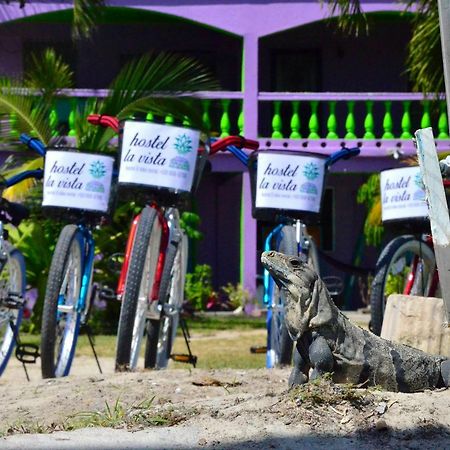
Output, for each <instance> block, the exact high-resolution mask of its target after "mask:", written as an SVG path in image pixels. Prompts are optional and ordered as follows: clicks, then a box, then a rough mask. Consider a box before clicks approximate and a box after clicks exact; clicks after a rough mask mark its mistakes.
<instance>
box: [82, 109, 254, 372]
mask: <svg viewBox="0 0 450 450" xmlns="http://www.w3.org/2000/svg"><path fill="white" fill-rule="evenodd" d="M88 120H89V122H90V123H92V124H95V125H101V126H107V127H110V128H112V129H113V130H114V131H115V132H116V133H118V134H119V146H120V150H121V157H120V166H119V178H118V181H119V187H120V186H121V187H122V189H125V190H131V191H132V192H133V193H134V194H135V199H136V198H137V199H139V200H140V202H141V203H143V204H144V207H143V209H142V211H141V213H140V214H139V215H138V216H136V217H135V218H134V220H133V222H132V225H131V229H130V231H129V235H128V241H127V245H126V250H125V258H124V263H123V265H122V270H121V274H120V277H119V282H118V288H117V297H118V299H119V300H120V301H121V310H120V316H119V324H118V332H117V348H116V366H115V367H116V370H117V371H125V370H134V369H136V368H137V366H138V360H139V356H140V351H141V346H142V340H143V339H144V338H146V346H145V353H144V367H145V368H152V369H164V368H166V367H167V365H168V363H169V360H170V359H171V358H172V359H175V360H178V361H183V362H188V363H191V364H193V365H194V366H195V364H196V357H195V356H194V355H192V353H191V350H190V347H189V342H188V331H187V328H186V324H185V322H184V320H183V318H182V316H181V312H182V307H183V300H184V281H185V275H186V269H187V254H188V240H187V237H186V234H185V233H184V231H183V229H182V228H181V225H180V209H183V208H185V207H186V205H187V204H188V203H189V199H190V197H191V195H193V194H194V192H195V190H196V188H197V186H198V183H199V181H200V178H201V174H202V171H203V168H204V165H205V163H206V159H207V157H208V154H209V143H208V140H207V139H205V140H204V144H203V146H202V147H200V148H199V142H200V132H199V131H198V130H193V129H190V128H187V127H177V126H171V125H170V126H169V125H167V124H158V123H155V122H146V121H137V120H133V121H131V120H126V121H124V122H123V123H119V121H118V120H117V119H116V118H113V117H109V116H101V115H95V114H94V115H91V116H89V118H88ZM230 143H232V144H236V145H249V146H253V147H255V146H256V145H257V143H256V142H254V141H249V140H246V139H244V138H241V137H229V138H225V139H222V140H220V141H218V142H216V143H215V147H214V151H218V150H219V149H220V148H222V147H225V146H227V145H229V144H230ZM139 147H141V148H139ZM142 148H144V150H142ZM197 148H199V151H198V152H197V151H196V149H197ZM148 149H156V151H151V150H148ZM162 150H164V154H163V152H162ZM163 160H164V161H163ZM167 163H168V164H167ZM144 164H148V165H152V166H158V165H159V168H158V167H152V168H151V170H149V169H148V168H147V167H145V166H144ZM142 174H144V175H142ZM149 174H150V176H151V178H149ZM133 188H134V190H133ZM136 188H138V189H139V192H138V191H137V190H136ZM179 323H180V324H181V329H182V331H183V335H184V338H185V341H186V344H187V348H188V354H187V355H174V354H172V347H173V342H174V340H175V337H176V333H177V328H178V325H179Z"/></svg>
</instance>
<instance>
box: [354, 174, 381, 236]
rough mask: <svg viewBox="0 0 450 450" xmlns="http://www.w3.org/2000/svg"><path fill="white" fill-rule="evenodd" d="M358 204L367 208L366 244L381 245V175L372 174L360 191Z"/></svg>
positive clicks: (365, 223)
mask: <svg viewBox="0 0 450 450" xmlns="http://www.w3.org/2000/svg"><path fill="white" fill-rule="evenodd" d="M356 200H357V202H358V203H362V204H364V205H365V206H366V208H367V216H366V220H365V222H364V237H365V240H366V244H368V245H379V244H380V243H381V239H382V238H383V224H382V222H381V193H380V174H379V173H374V174H371V175H370V176H369V178H368V180H367V181H366V182H365V183H364V184H362V185H361V187H360V188H359V189H358V194H357V196H356Z"/></svg>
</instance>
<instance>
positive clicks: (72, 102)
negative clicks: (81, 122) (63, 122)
mask: <svg viewBox="0 0 450 450" xmlns="http://www.w3.org/2000/svg"><path fill="white" fill-rule="evenodd" d="M76 117H77V99H76V98H72V99H71V100H70V113H69V119H68V124H69V132H68V133H67V134H68V136H69V137H75V136H76V135H77V132H76V131H75V119H76Z"/></svg>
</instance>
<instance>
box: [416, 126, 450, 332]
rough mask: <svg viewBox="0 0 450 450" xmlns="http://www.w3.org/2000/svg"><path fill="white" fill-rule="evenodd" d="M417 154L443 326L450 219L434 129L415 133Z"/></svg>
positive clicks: (449, 282)
mask: <svg viewBox="0 0 450 450" xmlns="http://www.w3.org/2000/svg"><path fill="white" fill-rule="evenodd" d="M415 136H416V146H417V155H418V157H419V164H420V171H421V173H422V178H423V182H424V185H425V192H426V194H427V203H428V214H429V216H430V225H431V234H432V236H433V245H434V253H435V255H436V264H437V268H438V271H439V282H440V285H441V292H442V298H443V299H444V311H445V313H446V326H449V318H450V219H449V216H448V207H447V199H446V197H445V191H444V185H443V183H442V176H441V170H440V168H439V159H438V156H437V150H436V144H435V142H434V136H433V130H432V129H431V128H424V129H422V130H418V131H416V132H415Z"/></svg>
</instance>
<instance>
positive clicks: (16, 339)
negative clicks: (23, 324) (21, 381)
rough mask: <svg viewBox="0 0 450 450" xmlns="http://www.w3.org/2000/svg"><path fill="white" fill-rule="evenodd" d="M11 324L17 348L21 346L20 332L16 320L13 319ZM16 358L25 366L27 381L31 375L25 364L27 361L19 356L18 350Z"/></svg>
mask: <svg viewBox="0 0 450 450" xmlns="http://www.w3.org/2000/svg"><path fill="white" fill-rule="evenodd" d="M9 326H10V327H11V330H12V333H13V337H14V341H15V343H16V349H17V348H18V347H19V345H20V339H19V334H18V332H17V331H16V327H15V326H14V322H13V321H12V320H10V321H9ZM16 358H17V359H18V360H19V361H20V362H21V363H22V367H23V370H24V372H25V376H26V377H27V381H30V376H29V375H28V370H27V366H26V364H25V361H24V360H21V359H20V358H19V357H18V356H17V352H16Z"/></svg>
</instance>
